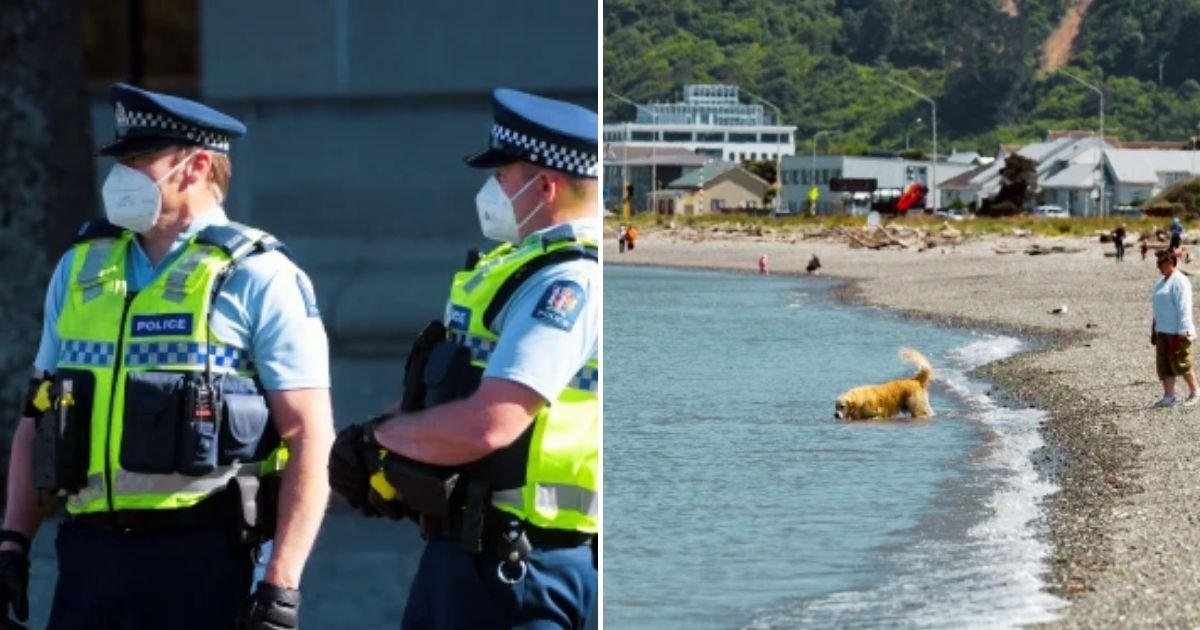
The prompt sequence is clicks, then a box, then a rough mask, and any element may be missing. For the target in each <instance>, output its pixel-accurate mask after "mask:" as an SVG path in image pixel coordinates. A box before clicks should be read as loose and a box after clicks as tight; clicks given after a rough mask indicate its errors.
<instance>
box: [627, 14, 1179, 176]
mask: <svg viewBox="0 0 1200 630" xmlns="http://www.w3.org/2000/svg"><path fill="white" fill-rule="evenodd" d="M1071 4H1072V3H1071V2H1070V1H1069V0H1010V1H1009V2H1008V3H1007V4H1006V3H1005V2H1003V0H919V1H918V0H791V1H788V0H677V1H672V2H662V1H659V0H605V2H604V35H605V39H604V82H605V88H606V89H611V90H614V91H616V92H617V93H619V94H621V95H623V96H627V97H629V98H631V99H633V100H635V101H639V102H646V101H664V100H677V98H678V95H679V90H680V87H681V86H682V85H683V84H684V83H706V82H714V83H735V84H738V85H741V86H743V87H745V88H747V89H749V90H751V91H753V92H756V93H758V94H760V95H762V96H763V97H764V98H766V99H767V100H770V101H772V102H773V103H775V104H776V105H778V106H779V107H780V108H781V109H782V110H783V112H784V116H785V119H786V120H785V122H788V123H791V124H796V125H798V127H799V131H798V142H799V143H800V147H801V149H802V150H808V147H809V144H808V142H809V138H810V137H811V136H812V134H813V132H814V131H816V130H818V129H837V130H839V131H840V133H839V134H837V135H834V136H832V138H830V139H829V142H830V145H831V146H832V147H833V148H834V149H835V150H843V151H850V152H861V151H866V150H868V149H872V148H874V149H879V148H882V149H896V148H901V147H903V144H904V131H905V127H906V126H907V125H908V124H909V123H910V122H911V121H912V120H913V119H915V118H917V117H918V116H920V117H922V118H924V119H925V121H926V124H925V125H922V126H915V127H913V132H912V137H913V142H914V146H920V147H921V148H923V149H925V150H928V148H929V144H928V143H929V128H928V126H927V125H928V121H929V106H928V104H926V103H925V102H923V101H920V100H918V99H917V98H915V97H913V96H911V95H909V94H907V93H905V92H903V91H900V90H898V89H897V88H895V87H893V86H891V85H889V84H887V83H886V82H884V81H881V80H880V77H883V76H889V77H892V78H894V79H896V80H899V81H901V82H903V83H905V84H907V85H910V86H912V87H914V88H916V89H918V90H920V91H922V92H925V93H927V94H930V95H932V96H934V97H935V98H936V99H937V101H938V127H939V129H938V135H939V145H940V147H939V148H940V149H941V150H942V151H948V150H949V149H951V148H957V149H959V150H978V151H981V152H984V153H993V152H994V151H995V149H996V145H997V143H1000V142H1004V143H1010V142H1025V141H1033V140H1038V139H1042V138H1044V136H1045V133H1046V130H1047V129H1098V128H1099V102H1098V99H1097V96H1096V94H1095V93H1093V92H1091V91H1089V90H1087V89H1086V88H1084V87H1083V86H1081V85H1079V84H1078V83H1075V82H1073V81H1071V80H1070V79H1068V78H1067V77H1065V76H1063V75H1062V74H1061V73H1054V72H1046V71H1044V70H1043V68H1042V66H1043V59H1042V47H1043V43H1044V42H1045V41H1046V40H1047V38H1048V37H1050V36H1051V34H1052V33H1054V32H1055V30H1056V29H1057V28H1059V26H1060V22H1061V21H1062V19H1063V16H1064V15H1065V14H1066V13H1067V11H1068V7H1069V5H1071ZM1012 13H1015V14H1016V15H1012ZM1193 34H1195V35H1193ZM1062 41H1071V39H1069V38H1066V39H1062ZM1073 41H1074V45H1073V46H1072V47H1071V51H1072V52H1071V56H1070V63H1069V65H1068V66H1067V67H1066V69H1067V70H1068V71H1070V72H1072V73H1074V74H1076V75H1079V76H1082V77H1083V78H1085V79H1086V80H1088V81H1090V82H1092V83H1098V84H1102V87H1103V88H1104V91H1105V118H1106V120H1105V126H1106V129H1107V133H1108V134H1109V135H1116V136H1119V137H1120V138H1121V139H1123V140H1172V141H1174V140H1178V141H1180V142H1183V141H1185V140H1186V139H1187V138H1188V137H1189V136H1191V135H1192V134H1194V133H1196V128H1197V123H1200V83H1198V82H1197V81H1198V80H1200V64H1198V62H1200V0H1094V1H1093V2H1091V3H1090V6H1088V7H1087V12H1086V14H1084V16H1083V19H1082V22H1081V23H1080V24H1079V30H1078V37H1076V38H1074V40H1073ZM1065 48H1066V47H1065V46H1064V49H1065ZM1160 61H1162V79H1163V80H1162V87H1161V88H1160V87H1159V85H1158V80H1159V62H1160ZM1193 75H1194V76H1193ZM605 116H606V119H608V120H613V119H617V118H620V119H628V118H630V117H631V116H632V111H631V108H629V107H628V106H624V105H622V104H621V103H620V102H619V101H618V100H616V99H611V98H609V99H606V100H605ZM918 139H919V140H920V141H921V143H922V144H917V140H918ZM824 143H825V139H822V145H824Z"/></svg>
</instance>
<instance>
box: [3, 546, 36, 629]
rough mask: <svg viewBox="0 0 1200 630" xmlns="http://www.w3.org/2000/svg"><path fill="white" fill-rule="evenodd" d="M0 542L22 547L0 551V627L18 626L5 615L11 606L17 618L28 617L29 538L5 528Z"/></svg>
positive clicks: (22, 619) (26, 618) (24, 619)
mask: <svg viewBox="0 0 1200 630" xmlns="http://www.w3.org/2000/svg"><path fill="white" fill-rule="evenodd" d="M0 542H14V543H16V544H17V545H18V546H20V547H21V548H22V550H21V551H17V550H15V549H6V550H3V551H0V624H2V625H0V628H19V627H20V626H19V625H17V624H16V623H15V622H12V621H9V620H8V619H7V617H8V612H9V609H10V608H11V609H12V614H13V615H14V616H15V617H16V618H17V619H20V620H21V621H26V620H28V619H29V595H28V591H29V554H28V552H29V539H28V538H26V537H25V535H24V534H21V533H20V532H15V531H12V530H7V529H6V530H0Z"/></svg>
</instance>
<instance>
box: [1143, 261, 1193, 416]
mask: <svg viewBox="0 0 1200 630" xmlns="http://www.w3.org/2000/svg"><path fill="white" fill-rule="evenodd" d="M1156 257H1157V259H1158V270H1159V271H1160V272H1161V273H1162V275H1163V277H1162V280H1159V281H1158V282H1157V283H1155V285H1154V291H1153V292H1151V294H1150V306H1151V308H1152V309H1153V312H1154V319H1153V320H1152V321H1151V323H1150V345H1152V346H1154V347H1155V351H1154V356H1155V367H1156V368H1157V370H1158V378H1159V380H1160V381H1162V386H1163V397H1162V398H1161V399H1159V401H1158V402H1156V403H1154V407H1160V408H1161V407H1172V406H1174V405H1175V378H1176V377H1179V376H1182V377H1183V378H1184V380H1185V381H1186V382H1187V386H1188V397H1187V400H1185V401H1184V402H1183V404H1184V405H1193V404H1195V403H1196V402H1198V401H1200V394H1198V393H1197V388H1196V373H1195V371H1194V370H1193V369H1192V341H1193V340H1194V339H1195V338H1196V324H1195V322H1194V321H1193V319H1192V283H1191V281H1189V280H1188V279H1187V277H1186V276H1184V275H1183V274H1182V273H1180V272H1179V270H1178V269H1176V263H1177V260H1176V256H1175V253H1174V252H1172V251H1170V250H1166V251H1160V252H1158V254H1157V255H1156Z"/></svg>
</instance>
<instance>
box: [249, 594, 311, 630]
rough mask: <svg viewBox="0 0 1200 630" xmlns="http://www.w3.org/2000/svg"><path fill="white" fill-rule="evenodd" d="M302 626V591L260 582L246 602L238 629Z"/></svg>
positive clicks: (284, 629)
mask: <svg viewBox="0 0 1200 630" xmlns="http://www.w3.org/2000/svg"><path fill="white" fill-rule="evenodd" d="M299 627H300V591H297V590H296V589H292V588H283V587H280V586H275V585H274V584H271V583H269V582H259V583H258V588H256V589H254V594H253V595H251V596H250V600H249V601H248V602H246V610H245V611H244V612H243V613H242V618H241V620H240V622H239V623H238V630H295V628H299Z"/></svg>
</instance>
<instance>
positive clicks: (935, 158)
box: [883, 77, 942, 211]
mask: <svg viewBox="0 0 1200 630" xmlns="http://www.w3.org/2000/svg"><path fill="white" fill-rule="evenodd" d="M883 80H884V81H887V82H888V83H891V84H892V85H894V86H896V87H898V88H900V89H902V90H904V91H905V92H908V93H909V94H912V95H913V96H916V97H917V98H919V99H921V100H924V101H925V102H927V103H929V106H930V107H932V108H933V157H932V159H931V160H930V166H931V169H932V171H933V174H932V178H931V179H932V180H933V181H932V182H930V183H931V184H933V186H932V187H931V188H930V190H931V191H932V192H933V209H934V210H935V211H936V210H937V209H939V208H941V207H942V206H941V201H942V199H941V197H940V196H939V195H938V178H937V161H938V146H937V101H935V100H933V99H932V98H929V97H928V96H926V95H924V94H922V93H920V92H918V91H916V90H914V89H912V88H910V87H908V86H907V85H904V84H903V83H900V82H899V81H896V80H894V79H891V78H889V77H883Z"/></svg>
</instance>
